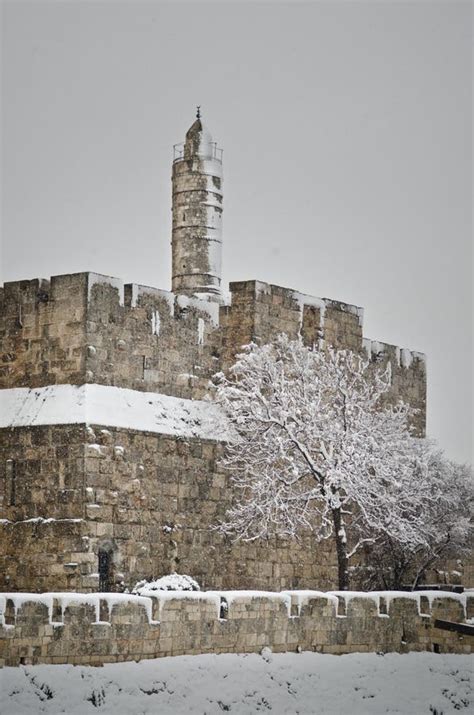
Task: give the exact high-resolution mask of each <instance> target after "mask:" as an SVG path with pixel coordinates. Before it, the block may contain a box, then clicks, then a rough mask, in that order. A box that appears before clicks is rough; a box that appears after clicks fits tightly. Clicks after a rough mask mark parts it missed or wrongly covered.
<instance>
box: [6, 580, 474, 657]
mask: <svg viewBox="0 0 474 715" xmlns="http://www.w3.org/2000/svg"><path fill="white" fill-rule="evenodd" d="M0 613H1V618H0V621H1V625H0V664H6V665H19V664H22V663H24V664H30V663H84V664H86V663H90V664H96V665H98V664H101V663H107V662H118V661H124V660H140V659H143V658H156V657H160V656H168V655H183V654H188V653H189V654H197V653H209V652H213V653H249V652H256V651H260V650H261V649H262V648H263V647H270V648H271V649H272V650H274V651H276V652H282V651H300V650H312V651H317V652H322V653H338V654H340V653H351V652H361V651H363V652H370V651H377V652H380V651H382V652H390V651H395V652H409V651H423V650H432V649H434V650H436V652H448V653H470V652H471V650H472V647H473V645H474V636H470V635H465V634H464V635H461V634H460V633H458V632H455V631H453V630H451V631H446V630H441V629H440V628H438V627H437V626H436V621H437V619H440V620H444V621H446V620H448V621H450V622H455V623H466V620H467V619H469V618H471V617H472V615H473V613H474V595H472V594H452V593H443V592H437V591H425V592H423V591H421V592H417V593H405V592H390V591H387V592H380V593H359V592H345V593H339V592H329V593H324V592H320V591H286V592H281V593H272V592H259V591H208V592H179V593H177V592H163V591H161V592H157V591H148V592H146V594H145V595H142V596H132V595H128V594H110V593H96V594H82V593H45V594H28V593H5V594H0Z"/></svg>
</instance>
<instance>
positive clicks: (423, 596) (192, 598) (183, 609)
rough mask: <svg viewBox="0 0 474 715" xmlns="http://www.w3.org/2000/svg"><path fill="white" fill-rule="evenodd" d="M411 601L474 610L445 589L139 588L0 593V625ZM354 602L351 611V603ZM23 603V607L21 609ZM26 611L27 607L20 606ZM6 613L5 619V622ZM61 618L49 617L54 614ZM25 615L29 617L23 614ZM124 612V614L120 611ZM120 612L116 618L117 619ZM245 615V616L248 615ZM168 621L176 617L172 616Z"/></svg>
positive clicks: (385, 606) (467, 599)
mask: <svg viewBox="0 0 474 715" xmlns="http://www.w3.org/2000/svg"><path fill="white" fill-rule="evenodd" d="M407 602H408V603H411V604H413V606H414V607H415V611H416V613H417V614H418V615H419V616H423V617H430V616H431V615H432V614H433V611H435V610H439V609H440V608H445V607H454V608H456V609H457V610H458V613H459V614H460V615H461V616H462V619H463V620H464V619H467V618H469V617H471V616H472V612H473V609H474V592H472V593H471V592H466V593H461V594H459V593H452V592H445V591H416V592H407V591H371V592H366V591H328V592H325V591H312V590H309V591H304V590H303V591H281V592H272V591H156V590H150V591H142V592H141V595H139V596H138V595H133V594H127V593H74V592H69V591H67V592H59V593H54V592H51V593H39V594H38V593H19V592H13V593H0V625H3V626H5V625H6V626H10V627H12V626H14V625H15V624H16V622H17V621H18V622H20V621H21V622H22V623H23V622H24V619H25V617H26V618H27V619H28V618H37V617H38V618H40V620H41V622H45V623H49V624H51V623H54V624H56V625H58V624H61V623H62V622H63V617H64V614H65V613H66V611H68V612H69V613H70V614H73V613H74V612H76V611H77V612H78V611H79V610H80V611H81V614H82V615H81V618H85V619H86V620H88V622H91V623H98V622H103V620H102V619H101V617H100V614H101V608H103V606H104V605H105V606H106V613H108V614H109V619H108V620H109V621H110V622H113V620H114V618H113V615H114V609H116V610H117V609H118V610H120V609H119V607H122V606H127V609H128V613H129V615H130V620H131V621H132V622H133V620H134V614H138V613H140V612H143V614H144V616H145V617H146V620H147V622H148V623H151V624H152V623H156V620H155V618H154V615H155V614H156V613H159V614H160V615H161V616H162V618H163V620H167V619H168V616H167V615H166V614H167V613H168V614H169V613H170V612H174V613H175V614H177V616H178V619H179V618H181V617H182V618H183V619H184V620H186V613H187V612H188V611H189V610H190V611H191V612H193V611H195V608H197V607H198V606H206V607H207V608H206V613H207V614H208V615H209V613H211V614H214V618H216V619H222V608H221V607H222V604H223V603H225V619H232V618H239V617H240V616H239V614H240V613H242V611H245V612H248V613H252V612H254V616H253V617H257V614H259V613H260V612H261V611H262V610H263V611H267V612H274V613H280V614H284V615H286V616H287V617H288V618H294V617H295V616H303V615H304V614H305V613H306V614H309V613H310V612H312V611H313V610H314V607H315V606H316V605H317V606H318V607H322V608H324V609H325V613H326V614H332V616H334V617H340V615H341V610H342V611H344V613H343V615H344V616H345V617H350V616H351V615H355V614H357V615H358V616H360V614H361V612H362V611H366V612H367V614H371V613H372V614H373V613H375V614H376V615H377V616H379V617H382V616H388V617H390V616H391V615H392V614H394V613H396V612H399V608H400V606H401V607H402V608H404V607H406V604H407ZM354 605H356V606H357V608H356V609H355V610H354V609H353V608H352V606H354ZM27 606H28V609H26V607H27ZM82 606H88V607H90V611H89V614H87V613H86V614H84V613H83V611H82V608H81V607H82ZM25 609H26V610H25ZM9 611H10V620H13V621H14V622H13V623H8V620H9V615H8V614H9ZM53 612H55V613H56V614H61V618H60V619H57V618H54V617H53V616H54V613H53ZM27 614H29V615H27ZM122 616H123V614H122ZM122 616H121V618H122ZM249 618H250V616H249ZM171 620H176V618H175V617H173V618H172V619H171Z"/></svg>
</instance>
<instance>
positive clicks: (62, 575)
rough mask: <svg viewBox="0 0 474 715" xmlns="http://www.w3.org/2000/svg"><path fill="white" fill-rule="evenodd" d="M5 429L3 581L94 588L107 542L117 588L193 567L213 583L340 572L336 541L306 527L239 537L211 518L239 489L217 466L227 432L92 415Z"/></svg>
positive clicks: (262, 583) (38, 587) (1, 584)
mask: <svg viewBox="0 0 474 715" xmlns="http://www.w3.org/2000/svg"><path fill="white" fill-rule="evenodd" d="M6 436H7V442H8V443H7V444H5V445H4V446H3V449H4V450H5V453H8V455H9V458H10V459H13V460H14V464H15V468H16V469H17V473H16V477H15V479H16V480H17V482H18V488H17V497H18V499H17V500H15V501H16V502H17V503H16V504H15V505H10V504H9V503H8V502H9V500H8V496H9V491H8V490H9V484H8V479H7V475H6V474H5V464H6V460H5V459H4V458H3V457H4V455H3V454H2V465H4V466H3V472H2V473H1V476H2V477H3V478H0V500H3V502H4V507H3V509H2V515H3V516H4V521H3V523H0V533H1V534H2V555H1V557H0V567H1V568H0V589H8V590H18V591H45V590H51V589H55V590H58V589H60V590H70V589H72V590H81V591H97V590H98V585H99V579H98V553H99V549H101V548H104V547H106V548H107V549H108V550H110V551H111V553H112V558H113V580H114V588H120V587H121V584H122V583H124V584H125V585H126V586H127V587H129V588H130V587H133V585H134V584H135V583H136V582H137V581H138V580H140V579H142V578H144V577H152V576H153V577H159V576H162V575H165V574H167V573H170V572H171V571H178V572H181V573H190V574H192V575H193V577H195V578H196V579H197V580H198V582H199V583H200V584H201V586H202V587H204V588H261V589H265V590H280V589H285V588H303V587H304V588H318V589H327V588H331V587H333V586H334V585H335V584H336V583H337V564H336V559H335V554H334V552H333V548H332V543H330V542H323V543H320V544H317V543H316V542H315V540H314V539H313V538H312V537H311V536H309V535H308V536H306V537H302V538H301V540H300V541H296V542H295V541H293V540H290V539H281V538H279V539H277V538H275V539H270V540H266V541H260V542H256V543H244V542H236V543H233V542H231V540H230V539H228V538H227V537H224V536H223V535H221V534H219V533H217V532H216V531H214V530H212V529H211V527H212V526H213V525H215V524H216V522H217V521H218V520H219V518H221V517H223V516H224V513H225V511H226V509H227V508H228V507H229V506H230V504H231V498H232V492H231V489H230V487H229V475H228V474H224V473H222V472H220V471H219V468H218V466H217V460H218V457H219V454H220V452H221V450H222V444H220V443H218V442H215V441H212V440H201V439H177V438H175V437H172V436H167V435H158V434H150V433H146V432H140V431H136V430H129V429H127V430H120V429H112V428H109V429H104V428H103V427H102V426H92V427H89V428H86V427H85V426H83V425H76V426H56V427H50V426H44V427H39V426H37V427H31V428H16V429H15V430H12V431H9V432H8V433H7V435H6ZM32 443H34V444H35V445H38V447H37V448H36V447H32ZM56 444H58V445H61V446H60V447H57V446H56ZM42 484H45V487H44V488H42ZM19 557H20V558H19Z"/></svg>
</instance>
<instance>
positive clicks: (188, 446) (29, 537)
mask: <svg viewBox="0 0 474 715" xmlns="http://www.w3.org/2000/svg"><path fill="white" fill-rule="evenodd" d="M230 290H231V303H230V305H224V306H219V305H218V304H217V303H210V302H208V301H205V300H200V299H195V298H188V297H186V296H176V295H174V294H173V293H169V292H167V291H162V290H158V289H155V288H149V287H146V286H137V285H134V284H129V285H125V286H124V285H123V284H122V282H121V281H119V280H117V279H114V278H110V277H108V276H101V275H97V274H92V273H80V274H74V275H66V276H55V277H53V278H52V279H51V280H50V281H41V280H34V281H19V282H15V283H7V284H5V287H4V288H3V289H1V290H0V316H1V317H0V389H2V388H3V389H9V388H17V387H25V386H27V387H30V388H38V387H41V386H47V385H55V384H64V385H68V384H71V385H84V384H98V385H110V386H118V387H121V388H130V389H132V390H136V391H138V392H139V393H144V392H145V393H161V394H166V395H171V396H174V397H178V398H184V399H192V400H199V399H201V398H203V397H205V396H208V395H209V394H210V393H211V391H212V388H211V378H212V376H213V375H214V374H215V373H216V372H218V371H220V370H225V369H227V368H228V367H229V366H230V365H231V364H232V363H233V361H234V359H235V355H236V354H237V353H238V352H239V351H240V349H241V346H242V345H244V344H248V343H249V342H251V341H255V342H266V341H269V340H271V339H272V338H274V337H276V336H277V335H278V334H279V333H281V332H286V333H287V334H288V335H290V336H291V337H293V338H296V337H297V336H298V335H301V337H302V339H303V340H304V342H305V343H306V344H307V345H312V346H315V347H322V346H324V345H327V344H329V345H334V346H336V347H340V348H348V349H351V350H354V351H363V350H365V351H366V353H367V354H369V355H370V357H371V360H372V363H373V365H374V367H377V366H379V365H382V366H383V365H384V364H386V362H387V361H388V360H390V362H391V365H392V378H393V389H392V393H391V396H390V399H398V398H399V397H403V398H405V399H407V400H408V401H410V402H411V404H412V405H413V406H415V407H417V408H419V412H418V414H417V416H416V426H417V429H418V432H419V433H420V434H423V433H424V428H425V400H426V373H425V363H424V359H423V356H421V355H419V354H418V353H411V352H410V351H400V350H399V349H398V348H396V347H394V346H389V345H384V344H382V343H372V342H370V341H365V342H364V341H363V337H362V318H363V314H362V310H361V309H360V308H357V307H356V306H351V305H348V304H345V303H341V302H337V301H332V300H328V299H320V298H313V297H311V296H304V295H301V294H299V293H297V292H295V291H292V290H290V289H286V288H281V287H278V286H273V285H268V284H266V283H261V282H258V281H246V282H241V283H232V284H231V286H230ZM36 397H37V399H38V400H41V399H42V398H41V397H40V396H39V394H37V395H36ZM76 421H77V422H78V424H75V425H69V424H54V425H53V424H50V425H47V424H43V426H30V425H29V424H23V426H15V427H13V428H11V425H7V427H6V429H4V430H1V431H0V434H1V439H0V449H1V452H0V455H1V463H0V507H1V511H0V517H1V520H0V533H1V536H2V553H3V561H2V563H1V566H2V568H0V574H1V575H2V577H3V578H4V579H5V581H4V583H3V587H4V588H8V589H11V588H16V589H21V590H25V589H31V590H33V591H37V590H44V589H58V588H61V589H63V588H64V589H71V588H75V589H79V588H80V589H82V590H97V570H98V567H97V554H98V550H99V548H100V547H101V544H102V545H103V544H106V545H107V548H109V549H110V550H111V551H112V552H113V559H114V578H115V580H116V582H121V581H125V582H126V583H127V585H130V584H131V583H132V584H133V581H134V579H135V580H138V579H141V578H143V577H144V576H155V577H156V576H160V575H162V574H164V573H167V572H169V571H170V570H173V569H175V568H176V569H177V568H178V566H179V570H181V571H183V570H185V571H186V570H187V571H189V572H190V573H192V574H193V576H195V577H196V578H198V580H199V581H200V582H201V584H202V585H203V586H205V587H213V588H245V587H259V588H267V589H276V590H278V589H281V588H300V587H303V586H304V587H306V588H308V587H311V588H318V589H326V588H330V587H332V586H334V584H335V583H336V567H335V559H334V554H333V552H332V549H331V548H330V546H329V545H328V544H327V543H323V544H319V545H315V544H314V543H313V542H312V541H311V539H309V537H308V538H307V539H306V538H304V539H303V540H302V541H301V542H298V543H296V544H293V545H291V544H289V543H285V542H283V541H281V540H274V541H268V542H262V543H260V544H259V545H254V544H247V545H243V544H239V545H231V544H229V543H228V542H227V541H225V540H224V538H223V537H220V536H219V535H218V534H217V533H216V532H215V531H211V530H210V529H209V527H210V526H211V525H212V524H214V523H215V521H216V518H217V517H219V516H221V515H222V514H223V513H224V511H225V509H226V508H227V507H228V506H229V505H230V498H231V496H230V489H229V485H228V481H227V477H226V476H225V475H222V474H220V473H219V471H218V469H217V468H216V459H217V455H218V453H219V450H220V449H221V448H222V447H221V445H219V444H218V443H217V442H218V441H219V440H218V439H217V437H218V435H217V434H216V440H205V439H204V440H203V439H196V438H193V439H187V438H186V439H183V438H182V437H180V436H174V437H172V436H166V435H164V434H161V435H160V434H156V432H155V433H153V434H150V433H147V432H146V430H144V431H143V430H142V431H137V430H133V429H127V428H122V429H116V428H110V424H109V423H108V422H107V421H105V422H102V423H101V424H99V425H97V428H95V427H94V424H92V425H91V427H92V432H91V430H88V429H87V427H86V422H88V421H86V420H85V419H84V420H83V421H81V420H76ZM12 424H15V421H14V420H13V423H12ZM91 444H92V445H95V446H93V447H92V448H91ZM12 489H13V492H14V493H13V492H12ZM31 520H33V521H31ZM78 520H81V521H78ZM168 529H170V531H168ZM19 557H20V558H19ZM48 564H50V565H51V569H50V570H48Z"/></svg>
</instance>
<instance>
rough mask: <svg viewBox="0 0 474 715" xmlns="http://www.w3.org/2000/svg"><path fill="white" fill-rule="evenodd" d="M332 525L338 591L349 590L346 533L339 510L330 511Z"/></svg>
mask: <svg viewBox="0 0 474 715" xmlns="http://www.w3.org/2000/svg"><path fill="white" fill-rule="evenodd" d="M332 519H333V524H334V538H335V540H336V553H337V570H338V577H339V590H340V591H348V590H349V559H348V558H347V543H346V532H345V529H344V525H343V523H342V514H341V509H340V508H338V509H333V510H332Z"/></svg>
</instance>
